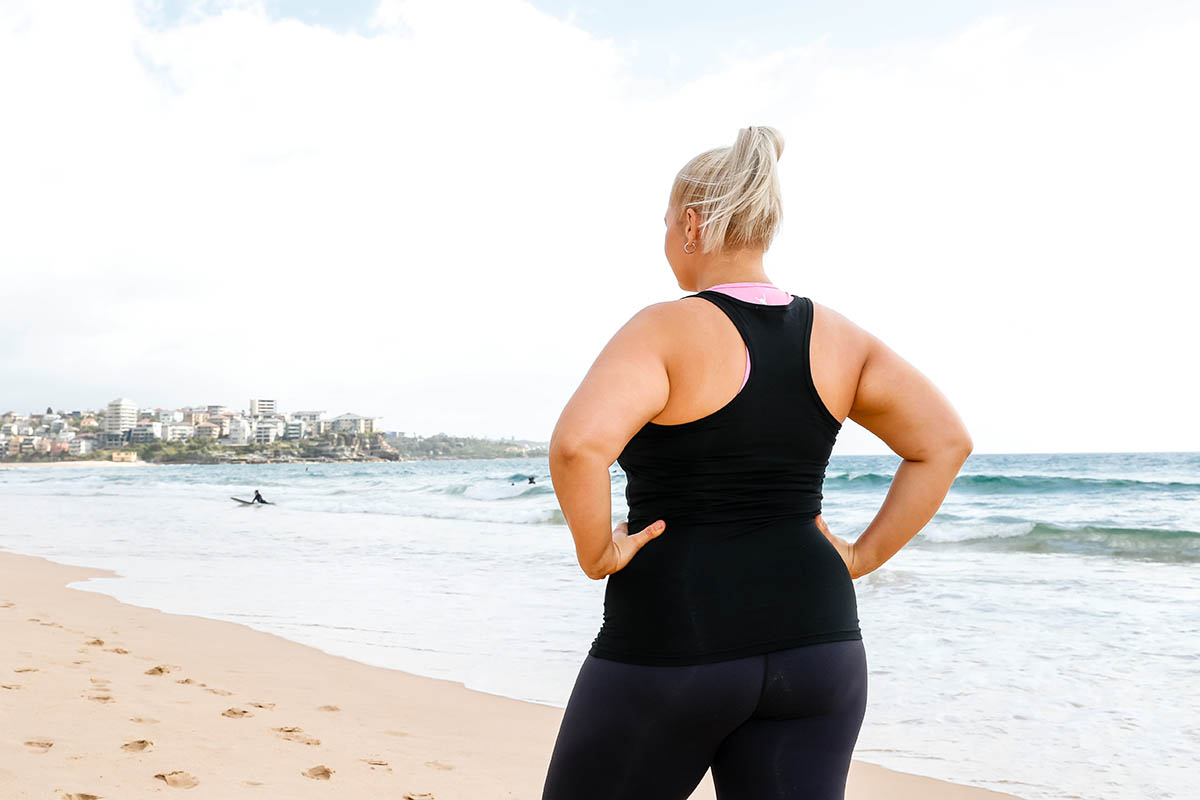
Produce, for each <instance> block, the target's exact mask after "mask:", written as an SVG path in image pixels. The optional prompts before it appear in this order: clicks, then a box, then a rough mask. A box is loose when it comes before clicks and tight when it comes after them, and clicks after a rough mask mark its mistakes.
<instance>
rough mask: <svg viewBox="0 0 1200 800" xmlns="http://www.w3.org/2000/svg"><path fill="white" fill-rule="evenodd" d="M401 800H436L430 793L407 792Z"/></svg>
mask: <svg viewBox="0 0 1200 800" xmlns="http://www.w3.org/2000/svg"><path fill="white" fill-rule="evenodd" d="M401 800H434V797H433V795H431V794H430V793H429V792H405V793H404V797H402V798H401Z"/></svg>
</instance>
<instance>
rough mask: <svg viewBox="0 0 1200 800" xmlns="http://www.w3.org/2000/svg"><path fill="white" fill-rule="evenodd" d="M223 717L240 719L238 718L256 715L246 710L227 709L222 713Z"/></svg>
mask: <svg viewBox="0 0 1200 800" xmlns="http://www.w3.org/2000/svg"><path fill="white" fill-rule="evenodd" d="M221 716H222V717H234V718H238V717H253V716H254V715H253V714H251V713H250V712H249V711H247V710H246V709H244V708H227V709H225V710H224V711H222V712H221Z"/></svg>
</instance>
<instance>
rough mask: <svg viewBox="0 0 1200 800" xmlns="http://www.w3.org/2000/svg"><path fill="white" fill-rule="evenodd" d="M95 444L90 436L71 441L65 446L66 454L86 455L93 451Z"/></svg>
mask: <svg viewBox="0 0 1200 800" xmlns="http://www.w3.org/2000/svg"><path fill="white" fill-rule="evenodd" d="M95 446H96V443H95V441H94V440H93V439H92V437H90V436H86V437H84V436H81V437H79V438H77V439H72V440H71V443H70V444H69V445H67V452H68V453H70V454H71V455H73V456H82V455H86V454H88V453H90V452H92V450H94V449H95Z"/></svg>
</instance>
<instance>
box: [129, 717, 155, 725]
mask: <svg viewBox="0 0 1200 800" xmlns="http://www.w3.org/2000/svg"><path fill="white" fill-rule="evenodd" d="M129 721H130V722H137V723H140V724H142V725H157V724H158V720H156V719H155V718H154V717H130V718H129Z"/></svg>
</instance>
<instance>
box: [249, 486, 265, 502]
mask: <svg viewBox="0 0 1200 800" xmlns="http://www.w3.org/2000/svg"><path fill="white" fill-rule="evenodd" d="M250 502H251V503H266V504H267V505H270V503H267V501H266V500H263V496H262V495H261V494H259V493H258V489H255V490H254V499H253V500H251V501H250Z"/></svg>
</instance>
